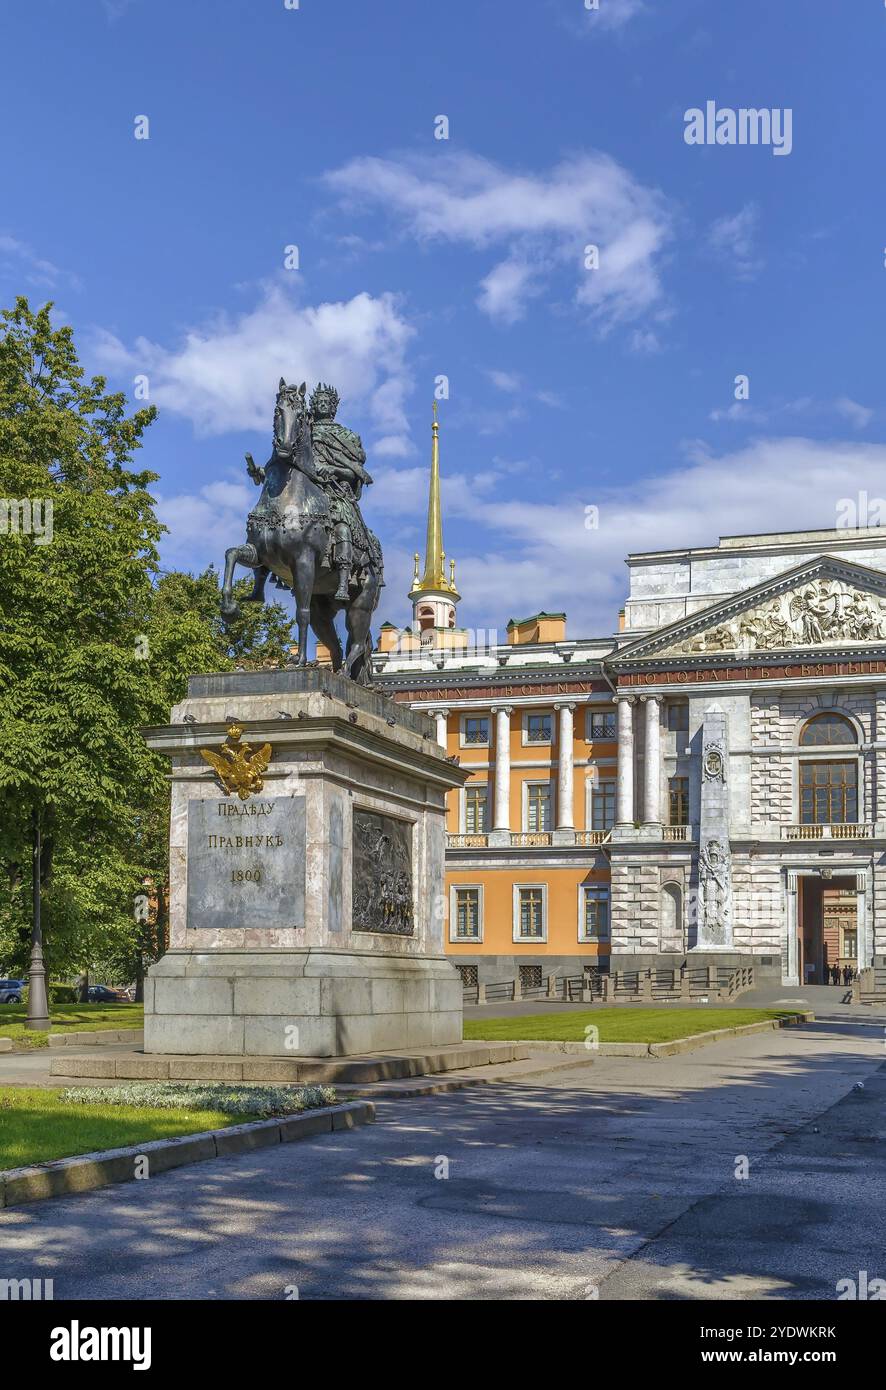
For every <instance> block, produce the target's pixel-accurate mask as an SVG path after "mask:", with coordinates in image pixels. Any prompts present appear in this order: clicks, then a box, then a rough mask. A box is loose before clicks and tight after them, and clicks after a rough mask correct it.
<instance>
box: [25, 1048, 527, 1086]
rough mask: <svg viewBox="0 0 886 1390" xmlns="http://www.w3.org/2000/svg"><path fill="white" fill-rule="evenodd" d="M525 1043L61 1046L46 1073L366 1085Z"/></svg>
mask: <svg viewBox="0 0 886 1390" xmlns="http://www.w3.org/2000/svg"><path fill="white" fill-rule="evenodd" d="M528 1056H529V1049H528V1048H527V1046H526V1045H525V1044H524V1043H513V1042H501V1043H462V1044H460V1045H457V1046H454V1047H444V1048H438V1049H435V1050H434V1051H432V1052H392V1053H387V1052H386V1053H370V1054H368V1055H366V1056H362V1057H360V1056H355V1057H338V1058H337V1057H220V1056H203V1057H189V1056H179V1055H174V1054H171V1053H145V1052H142V1051H140V1050H139V1051H136V1050H133V1051H132V1052H126V1053H116V1054H114V1055H105V1056H100V1055H97V1053H96V1052H95V1051H92V1052H90V1053H87V1054H84V1055H82V1056H74V1055H72V1052H71V1049H70V1048H65V1050H64V1053H63V1055H61V1056H58V1057H53V1058H52V1059H51V1061H50V1066H49V1071H50V1075H51V1076H56V1077H70V1078H71V1079H72V1080H73V1079H79V1080H89V1081H223V1082H237V1081H249V1082H262V1081H267V1082H273V1083H283V1084H287V1083H289V1084H292V1083H298V1084H299V1085H334V1084H336V1083H341V1084H350V1085H366V1084H369V1083H372V1082H378V1081H399V1080H403V1079H407V1078H409V1077H414V1076H430V1075H434V1074H437V1073H440V1072H448V1071H461V1070H463V1069H465V1068H469V1067H487V1066H494V1065H497V1064H500V1063H510V1062H518V1061H523V1060H525V1059H526V1058H527V1057H528Z"/></svg>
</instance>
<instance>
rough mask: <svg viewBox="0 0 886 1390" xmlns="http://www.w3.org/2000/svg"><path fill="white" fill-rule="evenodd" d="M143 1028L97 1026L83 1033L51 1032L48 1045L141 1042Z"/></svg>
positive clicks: (64, 1045) (71, 1045) (69, 1045)
mask: <svg viewBox="0 0 886 1390" xmlns="http://www.w3.org/2000/svg"><path fill="white" fill-rule="evenodd" d="M143 1033H144V1029H142V1028H116V1029H115V1028H97V1029H95V1030H94V1031H92V1032H83V1033H50V1035H49V1037H48V1038H47V1039H46V1043H47V1046H48V1047H77V1046H78V1045H79V1044H80V1043H86V1044H93V1043H110V1042H114V1043H137V1042H141V1040H142V1036H143Z"/></svg>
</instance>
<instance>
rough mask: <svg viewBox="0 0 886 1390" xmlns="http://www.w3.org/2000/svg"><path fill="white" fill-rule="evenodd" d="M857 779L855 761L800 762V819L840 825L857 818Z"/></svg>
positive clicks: (815, 823)
mask: <svg viewBox="0 0 886 1390" xmlns="http://www.w3.org/2000/svg"><path fill="white" fill-rule="evenodd" d="M857 780H858V764H857V763H849V762H847V763H830V762H827V763H825V762H821V763H801V764H800V820H801V822H802V823H803V824H804V825H844V824H850V823H854V822H855V821H857V820H858V792H857V786H856V783H857Z"/></svg>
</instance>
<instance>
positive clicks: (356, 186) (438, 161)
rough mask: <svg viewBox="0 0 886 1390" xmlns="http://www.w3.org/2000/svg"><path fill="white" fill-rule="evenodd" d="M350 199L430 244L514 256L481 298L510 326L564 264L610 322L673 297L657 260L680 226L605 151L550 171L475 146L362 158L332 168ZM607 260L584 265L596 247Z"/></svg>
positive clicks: (578, 292) (580, 296)
mask: <svg viewBox="0 0 886 1390" xmlns="http://www.w3.org/2000/svg"><path fill="white" fill-rule="evenodd" d="M325 181H326V183H327V185H328V186H329V187H330V188H331V189H332V190H333V192H335V193H336V194H337V195H338V196H339V199H340V200H341V202H342V203H343V204H344V205H345V206H346V207H347V208H349V209H358V208H361V207H362V208H373V209H375V210H378V211H382V212H385V213H388V214H389V215H390V216H392V217H393V218H394V219H395V221H397V222H398V223H399V226H400V228H401V230H402V231H403V232H404V233H405V234H408V235H411V236H413V237H415V238H416V240H418V241H419V242H423V243H427V242H432V241H435V240H444V241H448V242H452V243H456V244H462V245H467V246H469V247H471V248H473V249H474V250H476V251H481V252H482V251H488V250H490V249H493V248H496V247H503V248H504V250H505V256H504V258H503V259H500V260H498V261H497V262H496V264H495V265H494V266H493V267H492V269H491V270H488V271H487V272H486V274H485V275H484V276H483V277H482V279H481V281H480V292H479V299H478V303H479V306H480V308H481V309H482V311H483V312H484V313H486V314H488V315H489V316H490V317H491V318H492V319H494V320H496V321H498V322H501V323H505V324H509V323H514V322H516V321H517V320H518V319H520V318H522V317H524V316H525V314H526V311H527V306H528V301H529V300H530V299H531V298H532V297H533V296H536V295H540V294H541V293H542V291H543V289H544V288H545V285H546V283H547V282H549V281H550V280H551V278H552V276H553V275H554V273H555V272H556V270H557V269H558V268H559V269H560V270H563V269H566V270H568V271H569V272H570V273H571V275H572V276H573V277H575V278H574V280H573V286H574V288H573V297H574V300H575V302H576V303H577V304H578V305H580V306H582V307H584V308H587V309H588V310H590V312H591V314H592V316H593V317H594V319H595V320H596V321H597V323H598V326H599V327H600V329H601V330H603V331H605V330H606V329H608V328H610V327H612V325H613V324H616V323H621V322H626V321H631V320H636V319H638V318H640V317H642V316H643V315H644V314H646V313H647V312H649V311H652V310H657V309H658V308H659V307H660V305H661V303H662V301H663V298H664V291H663V287H662V284H661V279H660V274H659V266H658V258H659V254H660V252H661V251H662V250H663V248H664V246H665V244H666V243H667V241H668V240H669V238H670V236H671V231H672V214H671V212H670V210H669V208H668V205H667V204H666V202H665V200H664V199H663V197H662V196H661V195H660V194H659V193H658V192H656V191H655V190H653V189H650V188H646V187H645V186H644V185H643V184H641V183H639V182H638V181H637V180H636V179H635V178H634V177H633V176H632V175H631V174H630V173H629V172H628V171H627V170H626V169H624V168H622V166H621V165H620V164H618V163H617V162H616V161H615V160H614V159H610V158H609V157H608V156H607V155H604V154H600V153H598V152H592V153H588V154H578V155H574V156H572V157H570V158H568V159H565V160H563V161H562V162H561V163H560V164H558V165H556V166H555V167H554V168H553V169H551V170H549V171H547V172H544V173H540V174H532V173H522V172H512V171H511V170H508V169H505V168H502V167H501V166H500V165H498V164H495V163H494V162H493V161H491V160H487V159H481V158H480V157H478V156H476V155H459V154H439V155H438V156H437V157H436V158H435V159H434V161H433V162H432V163H430V164H429V162H428V161H427V160H425V159H419V158H418V157H412V156H405V157H402V158H399V159H379V158H369V157H368V158H358V159H353V160H351V161H350V162H349V163H347V164H345V165H343V166H342V167H341V168H339V169H335V170H332V171H331V172H329V173H328V174H326V175H325ZM587 245H594V246H597V247H598V248H599V267H598V268H597V269H587V270H586V269H585V268H584V257H585V247H586V246H587Z"/></svg>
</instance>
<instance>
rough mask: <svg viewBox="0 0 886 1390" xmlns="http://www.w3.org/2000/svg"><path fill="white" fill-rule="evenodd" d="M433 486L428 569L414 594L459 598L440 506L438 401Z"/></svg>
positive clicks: (433, 434)
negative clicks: (447, 569) (446, 549)
mask: <svg viewBox="0 0 886 1390" xmlns="http://www.w3.org/2000/svg"><path fill="white" fill-rule="evenodd" d="M431 434H432V439H433V443H432V445H431V486H430V490H429V493H428V531H427V538H426V540H425V570H424V574H423V575H422V577H421V579H419V578H418V575H417V574H416V577H415V579H414V580H413V585H412V592H413V593H414V594H419V593H425V592H427V591H434V592H437V593H444V594H452V595H453V597H454V598H456V599H457V598H459V594H458V592H457V590H456V588H455V584H454V582H453V578H452V575H453V572H454V563H453V562H452V561H450V566H451V570H450V578H449V579H447V578H446V553H445V551H444V549H443V514H442V511H441V507H440V424H439V421H438V420H437V402H436V401H434V422H433V425H432V426H431Z"/></svg>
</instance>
